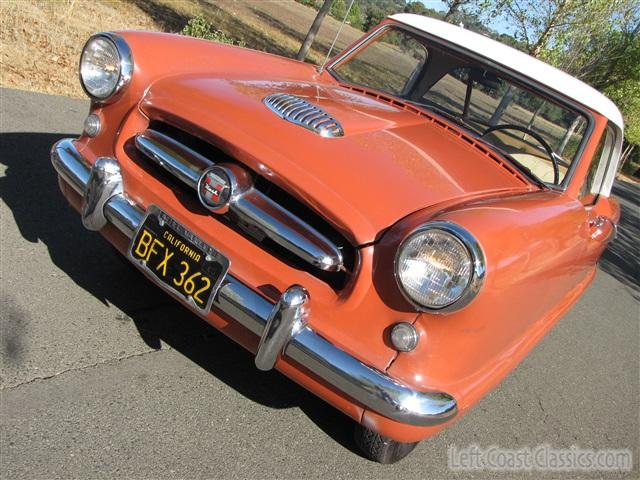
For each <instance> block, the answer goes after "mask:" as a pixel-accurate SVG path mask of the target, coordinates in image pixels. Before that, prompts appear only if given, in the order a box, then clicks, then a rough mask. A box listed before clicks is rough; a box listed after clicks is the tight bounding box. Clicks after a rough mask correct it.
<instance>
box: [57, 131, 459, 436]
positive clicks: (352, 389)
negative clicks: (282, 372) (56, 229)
mask: <svg viewBox="0 0 640 480" xmlns="http://www.w3.org/2000/svg"><path fill="white" fill-rule="evenodd" d="M51 162H52V163H53V166H54V168H55V169H56V171H57V172H58V174H59V175H60V176H61V177H62V178H63V179H64V181H65V182H66V183H68V184H69V185H70V186H71V187H72V188H73V189H74V190H75V191H76V192H77V193H78V194H79V195H81V196H82V198H83V212H82V214H83V223H84V225H85V227H87V228H89V229H91V230H99V229H101V228H102V227H103V226H104V225H105V224H106V223H107V222H109V223H111V224H113V225H114V226H115V227H116V228H117V229H118V230H120V231H121V232H122V233H123V234H124V235H125V236H127V237H128V238H132V237H133V235H134V233H135V232H136V230H137V227H138V225H139V224H140V223H141V222H142V219H143V217H144V211H143V209H141V208H140V207H138V206H137V205H134V204H133V203H131V202H130V201H128V200H127V199H126V197H125V195H124V191H123V189H122V182H121V177H120V169H119V165H118V162H117V160H115V159H113V158H107V157H101V158H100V159H98V160H97V161H96V162H95V164H94V165H93V167H91V166H90V165H89V163H88V162H87V161H86V159H85V158H84V157H82V155H81V154H80V152H79V151H78V150H77V149H76V147H75V146H74V143H73V140H71V139H63V140H60V141H59V142H57V143H56V144H55V145H54V146H53V147H52V149H51ZM213 308H214V309H217V310H219V311H221V312H224V313H225V314H226V315H228V316H229V317H231V318H233V319H234V320H236V321H237V322H239V323H240V324H241V325H243V326H244V327H246V328H247V329H249V330H250V331H251V332H253V333H255V334H256V335H258V336H259V337H260V338H261V340H260V346H259V348H258V352H257V354H256V366H257V367H258V368H260V369H261V370H269V369H271V368H273V366H274V365H275V363H276V361H277V359H278V358H279V357H280V356H281V355H282V356H285V357H288V358H289V359H292V360H294V361H295V362H297V363H299V364H300V365H302V366H303V367H305V368H306V369H307V370H309V371H310V372H312V373H313V374H315V375H317V376H318V377H320V378H321V379H322V380H323V381H324V382H326V383H328V384H329V385H331V386H333V387H334V388H336V389H337V390H339V391H341V392H343V393H344V394H345V395H347V396H349V397H351V398H352V399H354V400H356V401H357V402H359V403H360V404H362V405H363V406H364V407H366V408H368V409H370V410H372V411H374V412H376V413H378V414H380V415H383V416H385V417H388V418H390V419H393V420H395V421H398V422H401V423H405V424H409V425H416V426H429V425H437V424H440V423H443V422H445V421H447V420H450V419H451V418H453V417H454V416H455V415H456V412H457V405H456V401H455V399H454V398H453V397H451V396H450V395H448V394H446V393H441V392H420V391H416V390H413V389H412V388H410V387H408V386H407V385H403V384H402V383H400V382H398V381H396V380H394V379H393V378H391V377H389V376H388V375H386V374H384V373H383V372H381V371H379V370H377V369H375V368H372V367H369V366H367V365H365V364H364V363H362V362H361V361H359V360H358V359H356V358H354V357H352V356H351V355H350V354H348V353H346V352H344V351H343V350H340V349H339V348H338V347H336V346H334V345H333V344H331V343H330V342H328V341H327V340H326V339H324V338H323V337H321V336H320V335H319V334H317V333H316V332H314V331H313V330H312V329H311V327H309V326H307V324H306V319H307V317H308V315H309V311H308V293H307V292H306V290H305V289H304V288H303V287H300V286H298V285H294V286H292V287H289V288H288V289H287V290H286V291H285V292H284V293H283V294H282V296H281V298H280V300H279V301H278V302H277V303H276V304H275V305H274V304H273V303H272V302H270V301H269V300H267V299H265V298H264V297H262V296H261V295H259V294H258V293H256V292H254V291H253V290H252V289H250V288H249V287H247V286H246V285H244V284H243V283H242V282H240V281H239V280H238V279H236V278H235V277H234V276H233V275H232V274H231V273H228V274H227V276H226V277H225V279H224V281H223V284H222V286H221V287H220V289H219V290H218V293H217V294H216V298H215V299H214V302H213Z"/></svg>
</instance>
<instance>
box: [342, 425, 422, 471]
mask: <svg viewBox="0 0 640 480" xmlns="http://www.w3.org/2000/svg"><path fill="white" fill-rule="evenodd" d="M354 438H355V441H356V445H357V446H358V448H359V449H360V451H361V452H362V453H363V454H364V456H365V457H367V458H368V459H369V460H373V461H374V462H378V463H383V464H391V463H396V462H397V461H399V460H402V459H403V458H404V457H406V456H407V455H409V454H410V453H411V452H412V451H413V449H414V448H416V445H418V442H415V443H402V442H397V441H396V440H392V439H391V438H388V437H384V436H382V435H380V434H379V433H376V432H374V431H373V430H370V429H368V428H366V427H363V426H362V425H360V424H356V426H355V431H354Z"/></svg>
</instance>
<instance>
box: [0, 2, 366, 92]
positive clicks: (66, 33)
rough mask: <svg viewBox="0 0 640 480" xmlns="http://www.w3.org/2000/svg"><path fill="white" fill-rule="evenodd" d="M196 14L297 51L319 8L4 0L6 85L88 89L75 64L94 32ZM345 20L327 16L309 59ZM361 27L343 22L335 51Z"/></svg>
mask: <svg viewBox="0 0 640 480" xmlns="http://www.w3.org/2000/svg"><path fill="white" fill-rule="evenodd" d="M198 14H202V15H204V16H205V17H206V18H207V20H209V22H211V24H212V25H214V26H215V27H216V28H217V29H219V30H222V31H223V32H225V33H226V34H228V35H230V36H231V37H232V38H234V39H236V40H242V41H244V42H245V44H246V46H247V47H248V48H253V49H256V50H262V51H266V52H270V53H275V54H279V55H284V56H290V57H292V56H294V55H295V54H296V52H297V51H298V48H299V47H300V44H301V42H302V39H303V38H304V35H305V34H306V32H307V30H308V28H309V26H310V25H311V23H312V22H313V19H314V17H315V14H316V12H315V11H314V10H312V9H310V8H308V7H305V6H303V5H300V4H299V3H296V2H295V1H294V0H253V1H251V0H238V1H234V0H192V1H187V0H131V1H125V0H93V1H89V0H48V1H47V0H31V1H28V0H0V85H1V86H4V87H11V88H19V89H24V90H34V91H39V92H45V93H55V94H61V95H70V96H78V97H80V96H83V93H82V89H81V88H80V85H79V84H78V81H77V78H78V69H77V64H78V58H79V54H80V50H81V49H82V46H83V44H84V42H85V41H86V40H87V38H88V37H89V36H90V35H91V34H93V33H95V32H98V31H109V30H157V31H166V32H178V31H180V30H181V29H182V27H183V26H184V25H185V24H186V22H187V21H188V20H189V19H190V18H192V17H194V16H196V15H198ZM339 25H340V23H339V22H337V21H336V20H334V19H333V18H330V17H327V18H326V19H325V22H324V24H323V26H322V28H321V30H320V33H319V35H318V37H317V38H316V42H315V45H314V47H313V49H312V50H311V52H310V54H309V56H308V61H312V62H315V63H319V62H321V61H322V60H324V57H325V55H326V52H327V50H328V48H329V45H330V44H331V41H332V40H333V36H334V35H335V33H336V31H337V29H338V27H339ZM361 34H362V32H360V31H358V30H355V29H353V28H351V27H350V26H348V25H347V26H345V28H344V30H343V33H342V35H341V38H340V40H339V41H338V44H337V50H339V49H340V48H342V47H344V46H346V45H347V44H348V43H351V42H352V41H354V40H355V39H357V38H358V37H359V36H360V35H361Z"/></svg>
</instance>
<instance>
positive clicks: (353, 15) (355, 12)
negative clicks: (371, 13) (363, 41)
mask: <svg viewBox="0 0 640 480" xmlns="http://www.w3.org/2000/svg"><path fill="white" fill-rule="evenodd" d="M347 21H348V22H349V24H350V25H351V26H352V27H353V28H357V29H359V30H362V25H364V18H363V15H362V10H361V9H360V4H359V2H358V1H357V0H356V1H355V2H354V3H353V6H352V7H351V11H350V12H349V16H348V17H347Z"/></svg>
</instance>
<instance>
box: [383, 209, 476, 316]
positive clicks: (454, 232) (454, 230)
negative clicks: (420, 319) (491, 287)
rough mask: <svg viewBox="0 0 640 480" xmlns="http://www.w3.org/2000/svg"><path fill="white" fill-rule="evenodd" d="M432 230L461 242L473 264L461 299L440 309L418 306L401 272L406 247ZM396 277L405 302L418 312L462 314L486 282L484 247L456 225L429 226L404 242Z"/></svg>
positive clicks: (430, 224)
mask: <svg viewBox="0 0 640 480" xmlns="http://www.w3.org/2000/svg"><path fill="white" fill-rule="evenodd" d="M430 230H439V231H440V232H443V233H445V234H448V235H451V236H452V237H454V238H455V239H456V240H457V241H459V242H460V243H461V244H462V245H463V246H464V247H465V248H466V250H467V253H468V254H469V259H470V263H471V274H470V278H469V280H468V281H467V285H466V287H465V288H464V291H463V293H462V294H461V296H460V297H458V298H457V299H455V300H454V301H452V302H451V303H448V304H446V305H443V306H439V307H435V306H429V305H422V304H420V303H418V302H416V301H415V300H414V299H413V298H412V297H411V295H409V293H408V292H407V291H406V289H405V287H404V285H403V283H402V280H401V278H400V275H399V271H398V268H399V260H400V255H401V253H402V252H403V249H404V248H405V247H406V245H407V244H408V243H409V242H411V241H412V240H413V239H414V238H416V237H417V236H419V235H423V234H424V233H425V232H427V231H430ZM393 273H394V276H395V280H396V284H397V285H398V289H399V290H400V293H401V294H402V296H403V297H404V298H405V300H407V302H409V304H411V305H412V306H413V307H414V308H415V309H416V310H417V311H420V312H430V313H446V312H453V311H458V310H461V309H462V308H464V307H466V306H467V305H468V304H469V303H470V302H471V301H472V300H473V299H474V298H475V297H476V295H477V294H478V292H479V291H480V288H481V287H482V284H483V283H484V278H485V275H486V260H485V256H484V252H483V251H482V248H481V246H480V243H479V242H478V241H477V240H476V238H475V237H474V236H473V235H472V234H471V233H470V232H469V231H468V230H466V229H465V228H463V227H461V226H460V225H457V224H455V223H451V222H446V221H433V222H428V223H425V224H423V225H421V226H419V227H417V228H416V229H414V230H412V231H411V232H410V233H409V234H408V235H407V236H406V237H405V238H404V239H403V240H402V242H400V245H399V246H398V250H397V251H396V256H395V259H394V268H393Z"/></svg>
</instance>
